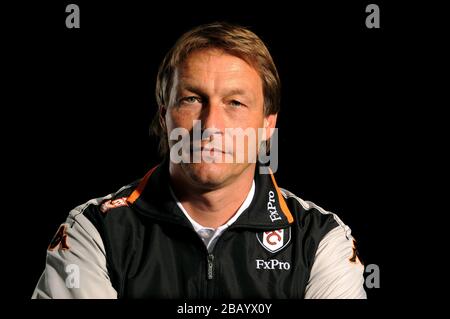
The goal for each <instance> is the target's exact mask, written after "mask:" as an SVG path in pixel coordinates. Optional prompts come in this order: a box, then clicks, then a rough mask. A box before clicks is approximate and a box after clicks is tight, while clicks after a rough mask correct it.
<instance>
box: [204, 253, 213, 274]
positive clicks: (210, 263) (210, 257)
mask: <svg viewBox="0 0 450 319" xmlns="http://www.w3.org/2000/svg"><path fill="white" fill-rule="evenodd" d="M206 261H207V265H208V269H207V270H208V271H207V278H208V280H211V279H213V278H214V255H213V254H210V253H208V255H207V258H206Z"/></svg>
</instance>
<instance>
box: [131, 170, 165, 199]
mask: <svg viewBox="0 0 450 319" xmlns="http://www.w3.org/2000/svg"><path fill="white" fill-rule="evenodd" d="M157 167H158V165H156V166H155V167H153V168H152V169H151V170H149V171H148V172H147V174H145V176H144V178H142V180H141V181H140V182H139V185H138V186H137V187H136V189H135V190H134V191H133V192H132V193H131V195H130V196H128V198H127V202H128V203H130V204H133V203H134V202H135V201H136V200H137V199H138V198H139V196H141V194H142V191H143V190H144V188H145V185H147V182H148V179H149V178H150V176H151V175H152V174H153V171H154V170H155V169H156V168H157Z"/></svg>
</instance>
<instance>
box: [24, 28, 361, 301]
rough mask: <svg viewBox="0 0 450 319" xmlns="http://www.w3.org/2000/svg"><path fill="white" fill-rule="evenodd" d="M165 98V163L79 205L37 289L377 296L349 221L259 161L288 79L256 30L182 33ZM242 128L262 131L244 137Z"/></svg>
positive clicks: (160, 119)
mask: <svg viewBox="0 0 450 319" xmlns="http://www.w3.org/2000/svg"><path fill="white" fill-rule="evenodd" d="M156 98H157V102H158V105H159V109H158V113H157V115H156V118H155V120H154V123H153V127H154V131H155V132H156V133H157V134H158V135H159V136H160V150H161V152H162V154H163V155H164V160H163V162H162V163H161V164H160V165H158V166H156V167H154V168H152V169H151V170H150V171H149V172H148V173H147V174H146V175H145V176H144V177H143V178H142V179H141V180H140V181H138V182H136V183H133V184H130V185H128V186H125V187H123V188H122V189H120V190H119V191H118V192H116V193H114V194H110V195H108V196H106V197H103V198H98V199H93V200H90V201H88V202H87V203H85V204H83V205H81V206H79V207H77V208H75V209H74V210H72V211H71V212H70V214H69V217H68V219H67V220H66V222H65V223H63V224H62V225H61V227H60V229H59V230H58V232H57V234H56V236H55V238H54V239H53V240H52V242H51V243H50V246H49V248H48V252H47V263H46V267H45V270H44V273H43V274H42V276H41V278H40V280H39V282H38V284H37V287H36V289H35V291H34V293H33V298H365V297H366V294H365V291H364V288H363V269H364V267H363V266H362V265H361V263H360V262H359V260H358V258H357V256H356V252H355V249H354V242H353V238H352V237H351V235H350V229H349V228H348V227H347V226H346V225H344V224H343V223H342V221H341V220H340V219H339V218H338V217H337V216H336V215H334V214H332V213H330V212H327V211H324V210H323V209H321V208H320V207H318V206H316V205H314V204H313V203H311V202H307V201H303V200H302V199H300V198H298V197H296V196H295V195H294V194H292V193H290V192H289V191H287V190H284V189H281V188H279V187H278V186H277V183H276V181H275V178H274V175H273V173H272V172H271V171H270V170H269V171H266V172H268V174H264V172H265V171H264V170H263V169H262V167H261V166H262V165H261V164H259V163H257V161H255V158H257V157H258V154H260V155H261V154H262V151H264V146H265V145H266V144H268V143H269V141H270V139H271V136H272V134H273V131H274V128H275V125H276V119H277V114H278V111H279V108H280V81H279V77H278V73H277V70H276V68H275V65H274V62H273V60H272V58H271V56H270V54H269V52H268V50H267V48H266V46H265V45H264V43H263V42H262V41H261V40H260V39H259V38H258V37H257V36H256V35H255V34H254V33H253V32H251V31H249V30H247V29H245V28H242V27H239V26H234V25H229V24H225V23H214V24H209V25H204V26H200V27H197V28H195V29H194V30H192V31H189V32H187V33H186V34H184V35H183V36H182V37H181V38H180V39H179V40H178V41H177V43H176V44H175V46H174V47H173V48H172V49H171V50H170V51H169V53H168V54H167V56H166V57H165V59H164V61H163V62H162V64H161V67H160V69H159V72H158V78H157V85H156ZM230 129H231V130H230ZM233 129H241V130H247V131H255V132H256V131H258V132H262V133H261V134H258V138H257V140H256V142H255V143H252V138H251V135H250V134H249V135H245V136H244V138H243V139H240V141H241V143H238V142H237V140H239V139H238V138H237V137H238V136H237V135H234V137H233V135H232V134H233V133H230V132H234V131H233ZM260 129H262V130H260ZM230 136H231V143H229V142H227V138H228V139H229V138H230Z"/></svg>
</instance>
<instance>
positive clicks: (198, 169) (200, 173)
mask: <svg viewBox="0 0 450 319" xmlns="http://www.w3.org/2000/svg"><path fill="white" fill-rule="evenodd" d="M182 166H183V170H184V171H185V173H186V174H187V175H188V176H189V177H190V178H191V179H192V180H193V181H194V182H196V183H197V184H199V185H202V186H205V187H206V188H215V187H216V186H219V185H222V184H223V183H224V182H225V181H226V180H227V179H228V178H229V177H230V176H231V173H232V170H233V164H228V163H204V162H202V163H189V164H182Z"/></svg>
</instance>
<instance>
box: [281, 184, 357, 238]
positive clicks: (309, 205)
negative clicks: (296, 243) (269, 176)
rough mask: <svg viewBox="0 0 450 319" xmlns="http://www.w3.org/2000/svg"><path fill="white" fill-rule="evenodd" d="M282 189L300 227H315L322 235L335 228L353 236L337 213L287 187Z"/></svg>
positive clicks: (347, 235)
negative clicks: (296, 193)
mask: <svg viewBox="0 0 450 319" xmlns="http://www.w3.org/2000/svg"><path fill="white" fill-rule="evenodd" d="M280 190H281V193H282V195H283V197H284V199H285V200H286V203H287V205H288V207H289V209H290V210H291V213H292V214H293V215H294V219H295V220H296V223H297V225H299V227H300V228H314V229H316V230H317V231H319V232H320V233H321V235H322V236H324V235H325V234H327V233H328V232H330V231H331V230H333V229H335V230H339V233H340V234H344V235H345V237H347V238H348V239H350V238H351V235H350V233H351V230H350V228H349V227H348V226H347V225H346V224H344V222H343V221H342V220H341V219H340V218H339V216H338V215H337V214H335V213H333V212H330V211H328V210H325V209H324V208H322V207H320V206H319V205H316V204H315V203H313V202H311V201H307V200H303V199H302V198H300V197H298V196H296V195H295V194H293V193H292V192H290V191H289V190H287V189H284V188H280Z"/></svg>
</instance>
